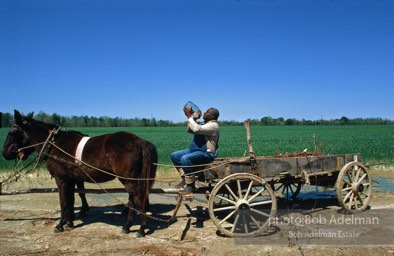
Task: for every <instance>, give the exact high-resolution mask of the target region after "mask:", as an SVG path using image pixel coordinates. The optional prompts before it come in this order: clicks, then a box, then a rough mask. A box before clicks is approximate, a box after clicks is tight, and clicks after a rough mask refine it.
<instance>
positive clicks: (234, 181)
mask: <svg viewBox="0 0 394 256" xmlns="http://www.w3.org/2000/svg"><path fill="white" fill-rule="evenodd" d="M246 128H247V135H248V143H249V149H250V153H249V156H248V157H241V158H238V157H237V158H218V159H216V160H215V161H214V162H212V163H211V165H209V166H208V167H206V168H205V170H204V171H203V175H200V177H199V178H200V180H201V181H203V182H204V183H205V184H206V186H202V187H201V188H200V189H199V191H198V192H200V193H206V194H207V197H208V198H209V202H208V211H209V215H210V218H211V219H212V220H213V222H214V224H215V225H216V227H217V228H218V229H219V230H220V232H222V233H223V234H225V235H227V236H230V237H251V236H256V235H259V234H261V233H262V232H264V231H265V230H266V229H267V227H268V226H269V224H270V220H272V219H273V218H275V216H276V211H277V199H278V198H283V199H287V200H289V199H294V198H296V196H297V195H298V193H299V192H300V190H301V186H302V185H303V184H308V185H317V186H323V187H331V188H335V190H336V194H337V197H338V201H339V204H340V206H341V207H343V209H344V210H346V211H347V212H350V213H356V212H361V211H364V210H365V209H366V208H367V207H368V203H369V201H370V198H371V193H372V179H371V176H370V174H369V173H368V170H367V168H366V166H365V165H363V163H362V162H361V156H360V154H358V153H355V154H338V155H313V154H308V153H306V152H303V153H301V154H294V155H287V156H285V157H268V156H255V155H254V152H253V148H252V146H251V143H250V132H249V126H248V124H247V125H246Z"/></svg>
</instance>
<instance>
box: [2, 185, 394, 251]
mask: <svg viewBox="0 0 394 256" xmlns="http://www.w3.org/2000/svg"><path fill="white" fill-rule="evenodd" d="M49 182H53V181H49ZM116 196H117V198H118V199H119V200H120V201H123V202H126V197H125V195H124V194H118V195H116ZM200 199H201V200H203V199H204V198H203V197H201V198H200ZM88 201H89V203H90V205H91V209H90V212H89V214H88V216H86V218H85V219H84V220H83V221H82V220H77V221H76V222H75V225H76V226H75V228H74V229H73V230H69V231H65V232H63V233H57V234H55V233H54V232H53V231H54V227H55V225H56V223H57V221H58V218H59V215H60V214H59V205H58V195H57V194H56V193H48V194H20V195H3V196H0V244H1V247H0V254H1V255H40V254H42V255H63V254H67V255H215V256H217V255H287V256H288V255H357V256H358V255H392V254H391V251H394V243H390V242H387V234H389V235H390V234H394V231H393V229H391V228H392V227H393V226H394V225H391V224H390V223H392V222H393V220H392V218H391V220H390V216H392V215H390V214H391V212H392V211H393V209H394V193H393V192H384V193H383V192H376V193H374V196H373V198H372V201H371V204H370V205H371V209H370V210H369V211H367V212H371V213H372V212H375V213H376V214H375V215H374V216H377V218H386V219H387V218H389V220H387V221H389V224H387V223H386V224H384V221H383V220H380V222H381V223H380V224H384V225H386V227H387V226H390V225H391V227H390V228H389V229H388V230H386V229H385V227H382V225H377V226H376V225H365V223H364V225H361V226H360V225H356V226H355V227H352V230H356V231H358V230H360V232H361V235H360V234H359V236H360V238H361V239H362V237H366V236H367V235H371V234H373V233H375V234H376V235H374V237H376V239H375V240H368V242H367V243H365V242H362V243H361V244H360V243H358V242H357V241H361V240H357V239H359V238H357V237H356V238H354V239H352V238H350V239H349V240H347V241H349V242H346V244H338V243H336V242H335V243H332V242H330V241H333V240H326V241H325V242H323V243H319V241H320V240H316V239H309V240H308V241H307V242H305V241H299V242H297V239H291V238H289V237H286V235H288V234H289V233H283V232H281V231H280V229H279V231H278V229H277V230H276V231H274V232H273V234H270V235H268V236H266V237H263V238H258V239H257V240H253V239H250V240H237V239H232V238H227V237H223V236H221V235H220V234H218V233H217V228H216V227H215V226H214V224H213V222H212V221H211V220H210V219H209V215H208V213H207V211H206V208H205V207H207V204H204V203H202V202H200V201H193V202H191V203H190V204H189V206H190V208H191V209H192V214H191V213H190V212H189V211H188V209H187V207H185V206H181V208H180V211H179V213H178V219H177V221H176V222H175V223H172V224H168V223H166V222H162V221H158V220H152V221H151V222H150V224H149V227H150V229H149V232H148V235H147V236H146V237H144V238H135V232H136V231H137V229H138V227H139V226H138V225H137V226H133V228H132V233H130V234H122V233H121V232H120V230H121V226H122V225H123V223H124V219H125V216H124V215H122V210H123V209H124V207H123V206H121V205H120V204H119V201H117V200H114V199H113V198H110V197H109V196H108V195H91V194H88ZM76 204H77V205H79V204H80V203H79V201H78V200H77V202H76ZM151 204H152V206H151V211H152V212H153V213H154V215H153V216H154V217H157V218H160V219H164V220H167V219H168V218H169V217H170V216H171V213H172V210H173V209H174V206H175V198H174V197H169V196H160V195H151ZM279 206H280V208H281V209H282V210H283V211H284V212H286V211H288V210H289V209H302V210H305V209H307V210H308V211H309V214H310V213H313V214H317V213H318V214H319V215H315V216H320V222H321V220H322V218H323V220H330V219H331V218H332V217H330V216H332V215H333V214H334V215H335V216H336V217H335V218H338V219H339V217H340V216H343V215H337V214H338V210H339V209H340V208H339V206H338V203H337V201H336V200H335V198H331V199H330V198H325V199H324V200H321V199H314V200H313V201H311V200H304V201H303V202H299V203H297V205H294V204H292V205H289V204H286V203H280V204H279ZM379 209H383V210H389V211H390V214H389V215H387V211H386V215H385V216H383V215H384V212H382V213H380V212H379V211H378V210H379ZM299 213H302V215H298V216H301V217H300V218H304V220H305V216H307V215H305V213H304V212H302V211H300V212H298V214H299ZM310 216H313V215H310ZM390 221H391V222H390ZM137 224H138V223H137ZM296 224H297V223H296ZM274 226H275V224H274ZM304 228H305V227H303V228H299V229H297V231H300V230H301V231H303V230H304ZM342 228H345V229H346V228H348V227H347V226H346V227H345V226H342ZM329 229H330V228H328V229H327V228H326V229H325V230H329ZM335 232H337V231H335ZM360 232H359V233H360ZM390 232H392V233H390ZM284 234H285V235H284ZM393 237H394V236H393ZM346 239H348V238H346ZM341 240H342V239H341ZM389 241H390V240H389Z"/></svg>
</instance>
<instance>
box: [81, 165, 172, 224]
mask: <svg viewBox="0 0 394 256" xmlns="http://www.w3.org/2000/svg"><path fill="white" fill-rule="evenodd" d="M81 171H82V172H84V173H85V175H86V176H88V178H89V179H90V180H91V181H92V182H93V183H94V184H96V185H97V186H98V187H100V188H101V189H102V190H103V191H104V192H105V193H107V195H108V196H110V197H111V198H112V199H114V200H115V201H117V202H118V203H120V204H122V205H124V206H125V207H127V208H129V209H130V210H132V211H135V212H136V213H138V214H141V215H144V216H146V217H147V218H150V219H153V220H157V221H160V222H166V223H169V222H170V221H171V219H169V220H164V219H160V218H157V217H153V216H150V215H148V214H146V213H144V212H142V211H140V210H138V209H136V208H134V207H131V206H130V205H128V204H125V203H123V202H122V201H121V200H119V199H118V198H117V197H115V196H113V195H112V193H110V192H108V190H107V189H106V188H105V187H103V186H101V185H100V183H98V182H96V181H95V180H94V179H93V178H92V177H91V176H90V175H89V174H88V173H87V172H85V171H84V170H82V169H81Z"/></svg>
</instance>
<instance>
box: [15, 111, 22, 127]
mask: <svg viewBox="0 0 394 256" xmlns="http://www.w3.org/2000/svg"><path fill="white" fill-rule="evenodd" d="M14 119H15V124H17V125H21V124H22V122H23V117H22V115H21V113H19V111H18V110H16V109H15V110H14Z"/></svg>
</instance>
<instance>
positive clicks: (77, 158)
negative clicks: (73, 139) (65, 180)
mask: <svg viewBox="0 0 394 256" xmlns="http://www.w3.org/2000/svg"><path fill="white" fill-rule="evenodd" d="M89 139H90V137H83V138H82V139H81V141H80V142H79V144H78V147H77V150H76V151H75V162H76V163H79V162H80V161H81V160H82V152H83V148H84V147H85V144H86V142H87V141H88V140H89Z"/></svg>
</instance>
